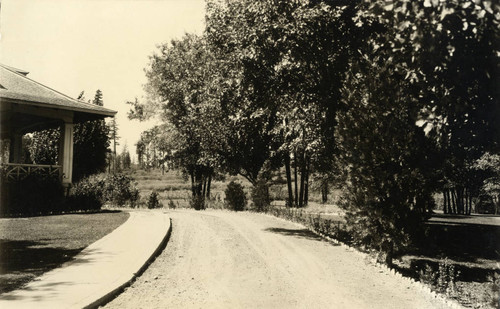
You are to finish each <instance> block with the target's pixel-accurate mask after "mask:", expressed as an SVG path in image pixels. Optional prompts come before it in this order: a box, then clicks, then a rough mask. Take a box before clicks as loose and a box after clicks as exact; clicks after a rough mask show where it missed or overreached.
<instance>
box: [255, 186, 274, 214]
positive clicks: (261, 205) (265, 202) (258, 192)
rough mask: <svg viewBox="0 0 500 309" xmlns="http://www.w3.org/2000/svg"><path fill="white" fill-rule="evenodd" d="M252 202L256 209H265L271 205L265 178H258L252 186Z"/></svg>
mask: <svg viewBox="0 0 500 309" xmlns="http://www.w3.org/2000/svg"><path fill="white" fill-rule="evenodd" d="M251 196H252V202H253V206H254V208H255V210H256V211H267V208H268V207H269V205H271V197H270V195H269V185H268V184H267V182H266V181H265V180H262V179H261V180H259V181H257V183H256V184H255V186H254V187H253V188H252V195H251Z"/></svg>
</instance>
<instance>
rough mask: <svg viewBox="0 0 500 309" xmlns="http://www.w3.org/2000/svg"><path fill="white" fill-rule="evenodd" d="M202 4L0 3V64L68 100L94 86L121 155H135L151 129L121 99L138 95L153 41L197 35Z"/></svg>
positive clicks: (141, 0)
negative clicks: (113, 116) (113, 124)
mask: <svg viewBox="0 0 500 309" xmlns="http://www.w3.org/2000/svg"><path fill="white" fill-rule="evenodd" d="M204 14H205V2H204V0H65V1H62V0H1V11H0V32H1V41H0V62H1V63H3V64H6V65H9V66H12V67H16V68H18V69H23V70H26V71H28V72H30V74H29V75H28V77H30V78H32V79H34V80H36V81H38V82H40V83H42V84H45V85H47V86H49V87H51V88H54V89H56V90H58V91H60V92H62V93H64V94H66V95H69V96H71V97H73V98H76V97H77V96H78V94H79V93H80V92H81V91H82V90H85V97H86V99H92V98H93V97H94V94H95V91H96V90H97V89H101V91H102V92H103V98H104V107H107V108H110V109H113V110H116V111H118V114H117V121H118V129H119V132H118V134H119V135H120V136H121V137H122V138H121V140H120V143H121V145H120V146H119V149H120V151H121V149H122V147H123V145H124V144H125V143H126V144H127V146H128V148H129V151H130V153H131V155H133V156H135V146H134V144H135V143H136V142H137V140H138V139H139V135H140V133H141V132H142V131H143V130H145V129H147V128H149V127H151V126H152V125H153V124H152V123H151V122H149V123H140V122H139V121H136V120H133V121H130V120H128V119H127V111H128V110H129V105H127V104H125V102H126V101H133V100H134V98H135V97H138V98H139V99H140V98H141V97H142V96H143V95H144V91H143V87H142V85H143V84H144V83H145V75H144V71H143V69H144V68H145V67H146V65H147V64H148V56H150V55H152V54H153V52H155V51H156V46H157V45H158V44H161V43H164V42H169V41H170V40H171V39H174V38H181V37H182V36H183V35H184V33H186V32H187V33H201V32H202V31H203V27H204Z"/></svg>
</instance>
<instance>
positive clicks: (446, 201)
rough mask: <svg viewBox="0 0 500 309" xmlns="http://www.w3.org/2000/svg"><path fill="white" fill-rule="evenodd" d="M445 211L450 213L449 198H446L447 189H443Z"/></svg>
mask: <svg viewBox="0 0 500 309" xmlns="http://www.w3.org/2000/svg"><path fill="white" fill-rule="evenodd" d="M443 212H444V213H445V214H447V213H448V200H447V199H446V191H445V190H443Z"/></svg>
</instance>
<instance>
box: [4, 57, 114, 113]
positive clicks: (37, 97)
mask: <svg viewBox="0 0 500 309" xmlns="http://www.w3.org/2000/svg"><path fill="white" fill-rule="evenodd" d="M27 74H28V72H26V71H23V70H18V69H15V68H12V67H9V66H6V65H3V64H0V101H3V100H6V101H10V102H15V103H18V104H25V105H35V106H40V107H47V108H55V109H61V110H68V111H74V112H78V113H86V114H93V115H96V116H97V115H99V116H114V115H115V114H116V111H114V110H111V109H107V108H105V107H102V106H98V105H95V104H90V103H86V102H83V101H79V100H76V99H73V98H71V97H69V96H67V95H65V94H62V93H60V92H58V91H56V90H54V89H52V88H49V87H47V86H45V85H42V84H40V83H38V82H36V81H34V80H32V79H30V78H28V77H26V75H27Z"/></svg>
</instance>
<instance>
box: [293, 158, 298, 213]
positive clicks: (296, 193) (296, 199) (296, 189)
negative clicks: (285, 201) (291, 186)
mask: <svg viewBox="0 0 500 309" xmlns="http://www.w3.org/2000/svg"><path fill="white" fill-rule="evenodd" d="M293 163H294V174H295V175H294V182H295V203H294V206H297V205H298V202H299V188H298V184H297V178H298V177H297V176H298V175H297V154H295V156H294V158H293Z"/></svg>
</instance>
